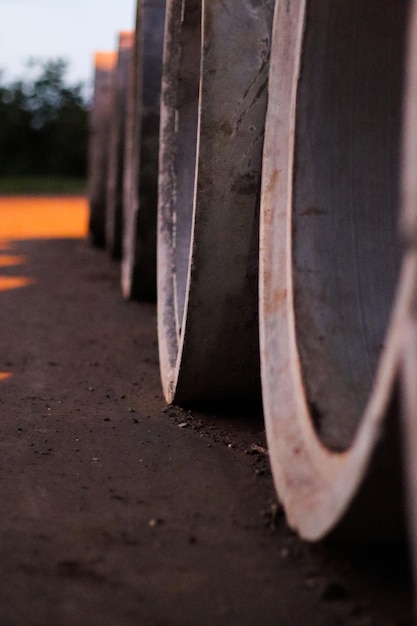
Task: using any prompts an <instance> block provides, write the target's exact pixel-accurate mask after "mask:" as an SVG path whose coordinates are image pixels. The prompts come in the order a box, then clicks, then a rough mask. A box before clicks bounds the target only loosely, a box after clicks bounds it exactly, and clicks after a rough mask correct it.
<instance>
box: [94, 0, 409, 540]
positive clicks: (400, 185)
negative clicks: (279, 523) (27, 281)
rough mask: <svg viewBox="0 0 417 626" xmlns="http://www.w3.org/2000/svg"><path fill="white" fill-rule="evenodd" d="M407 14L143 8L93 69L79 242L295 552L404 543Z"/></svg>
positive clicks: (282, 6)
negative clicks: (149, 333) (109, 268)
mask: <svg viewBox="0 0 417 626" xmlns="http://www.w3.org/2000/svg"><path fill="white" fill-rule="evenodd" d="M381 3H382V4H381ZM416 5H417V2H416V0H409V2H407V3H406V2H404V3H393V2H390V0H381V2H380V3H378V6H377V7H376V6H375V2H373V1H372V0H361V1H360V2H359V0H355V1H354V2H348V1H347V0H324V1H323V2H320V3H315V2H314V0H303V1H302V0H295V1H294V2H291V3H288V2H284V1H279V0H277V2H275V3H274V2H273V1H271V2H264V1H261V0H259V1H255V0H242V1H241V2H239V3H236V2H235V0H222V1H220V0H213V2H210V3H209V2H201V0H167V2H166V3H165V2H164V1H163V0H155V1H154V2H152V3H150V2H147V1H146V0H138V7H137V18H136V26H135V30H134V31H132V32H122V33H120V35H119V45H118V51H117V52H116V53H98V54H97V55H96V57H95V98H94V107H93V110H92V114H91V141H90V187H89V195H90V236H91V239H92V241H93V242H94V243H95V244H97V245H99V246H106V248H107V249H108V250H109V252H110V253H111V255H112V256H113V257H114V258H117V259H121V286H122V291H123V295H124V296H125V297H126V298H135V299H142V300H144V299H146V300H152V299H155V298H156V296H157V302H158V338H159V354H160V367H161V380H162V387H163V392H164V396H165V398H166V400H167V402H169V403H175V404H179V405H182V406H186V407H197V406H198V407H200V408H204V407H207V406H211V407H213V406H214V407H216V406H221V407H222V408H223V409H224V407H225V406H226V407H227V406H232V407H233V408H234V409H236V408H237V407H244V408H245V410H246V411H247V410H249V411H251V410H253V411H259V408H260V406H261V402H262V406H263V411H264V415H265V423H266V430H267V436H268V446H269V452H270V461H271V467H272V470H273V475H274V480H275V484H276V488H277V493H278V497H279V498H280V500H281V502H282V503H283V506H284V508H285V510H286V513H287V519H288V521H289V523H290V525H291V526H292V527H293V528H295V529H296V530H297V531H298V532H299V533H300V534H301V536H302V537H304V538H306V539H308V540H317V539H320V538H322V537H324V536H327V535H329V534H330V535H333V536H334V537H338V538H343V539H346V538H348V539H352V538H355V540H366V541H369V540H377V541H380V540H383V541H388V540H389V541H400V540H402V539H403V538H404V529H405V528H406V527H407V528H408V531H406V532H408V536H409V537H411V543H412V544H413V547H414V544H415V543H416V541H417V530H416V524H417V506H416V502H417V415H416V414H417V391H416V390H417V384H416V382H417V340H416V337H417V335H416V328H417V327H416V306H415V302H416V289H417V262H416V242H417V227H416V224H417V213H416V209H417V175H416V170H415V163H416V162H417V61H416V60H415V59H417V54H416V52H417V50H416V46H417V35H416V33H417V17H416V15H417V9H416Z"/></svg>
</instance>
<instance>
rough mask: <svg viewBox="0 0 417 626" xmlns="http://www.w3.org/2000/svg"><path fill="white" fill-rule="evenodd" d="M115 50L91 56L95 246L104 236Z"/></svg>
mask: <svg viewBox="0 0 417 626" xmlns="http://www.w3.org/2000/svg"><path fill="white" fill-rule="evenodd" d="M116 60H117V54H116V53H115V52H97V53H96V55H95V57H94V68H95V76H94V101H93V106H92V109H91V113H90V139H89V174H88V197H89V203H90V220H89V232H90V236H91V239H92V241H93V242H94V244H96V245H97V246H104V243H105V237H106V205H107V168H108V154H109V152H108V147H109V139H110V120H111V111H112V75H113V71H114V68H115V65H116Z"/></svg>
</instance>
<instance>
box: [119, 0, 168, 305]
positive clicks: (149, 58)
mask: <svg viewBox="0 0 417 626" xmlns="http://www.w3.org/2000/svg"><path fill="white" fill-rule="evenodd" d="M164 24H165V0H139V1H138V4H137V18H136V30H135V33H136V34H135V47H134V53H133V59H132V65H131V68H130V84H129V95H128V107H127V119H126V155H125V175H124V223H123V255H122V277H121V284H122V291H123V295H124V296H125V298H136V299H138V300H155V299H156V214H157V205H158V199H157V195H158V158H159V117H160V95H161V73H162V48H163V38H164Z"/></svg>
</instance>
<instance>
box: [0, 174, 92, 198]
mask: <svg viewBox="0 0 417 626" xmlns="http://www.w3.org/2000/svg"><path fill="white" fill-rule="evenodd" d="M86 192H87V181H86V180H85V179H84V178H65V177H56V176H48V177H40V176H0V195H3V196H5V195H11V196H21V195H55V194H57V195H85V194H86Z"/></svg>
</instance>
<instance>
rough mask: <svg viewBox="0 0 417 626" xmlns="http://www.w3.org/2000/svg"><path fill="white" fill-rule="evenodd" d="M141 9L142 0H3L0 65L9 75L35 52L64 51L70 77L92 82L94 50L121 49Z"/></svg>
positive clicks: (0, 3)
mask: <svg viewBox="0 0 417 626" xmlns="http://www.w3.org/2000/svg"><path fill="white" fill-rule="evenodd" d="M135 12H136V0H0V69H1V70H4V75H5V78H6V80H9V79H13V78H16V77H20V76H23V75H24V63H25V61H26V60H27V59H28V58H29V57H31V56H33V57H42V58H48V59H56V58H58V57H62V58H65V59H67V60H68V61H69V64H70V65H69V72H68V81H69V82H71V83H74V82H78V81H80V80H82V81H85V82H91V80H92V75H93V65H92V64H93V54H94V52H95V51H100V50H114V49H116V47H117V33H118V32H119V31H120V30H133V28H134V23H135Z"/></svg>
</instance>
